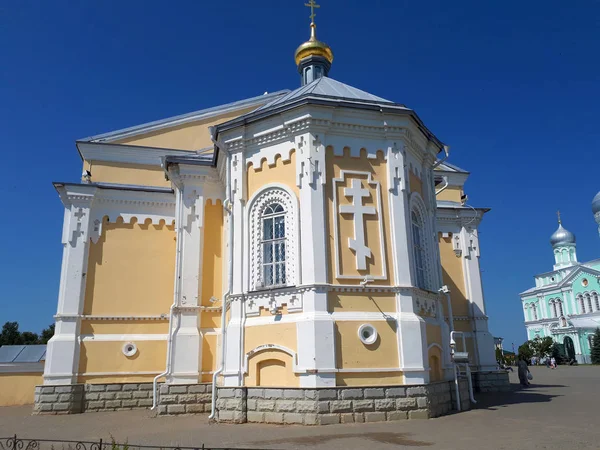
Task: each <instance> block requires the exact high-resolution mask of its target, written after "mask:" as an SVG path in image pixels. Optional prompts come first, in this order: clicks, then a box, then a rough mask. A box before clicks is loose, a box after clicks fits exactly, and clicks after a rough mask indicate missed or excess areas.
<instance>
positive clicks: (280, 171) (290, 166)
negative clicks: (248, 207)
mask: <svg viewBox="0 0 600 450" xmlns="http://www.w3.org/2000/svg"><path fill="white" fill-rule="evenodd" d="M270 183H279V184H283V185H285V186H286V187H288V188H289V189H291V191H292V192H294V193H295V194H296V198H298V197H299V195H300V194H299V190H298V186H296V152H295V151H294V150H292V151H291V155H290V160H289V161H287V162H284V161H283V160H282V159H281V157H279V156H278V157H277V158H276V159H275V164H273V165H270V166H269V165H268V164H267V161H266V160H264V159H263V160H262V161H261V166H260V167H254V166H253V165H252V163H249V164H248V176H247V184H248V191H247V193H248V198H249V199H250V198H252V196H253V195H254V194H255V193H256V192H257V191H259V190H260V189H262V188H263V186H265V185H267V184H270Z"/></svg>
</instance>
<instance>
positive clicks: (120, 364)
mask: <svg viewBox="0 0 600 450" xmlns="http://www.w3.org/2000/svg"><path fill="white" fill-rule="evenodd" d="M126 342H128V341H84V342H82V343H81V351H80V355H79V373H80V374H81V375H82V376H85V375H86V374H91V373H107V372H110V373H114V372H126V373H129V374H131V372H156V374H159V373H160V372H163V371H164V370H165V358H166V354H167V340H166V339H165V340H161V341H135V344H136V346H137V348H138V352H137V353H136V354H135V355H134V356H132V357H127V356H125V355H124V354H123V352H122V348H123V345H124V344H125V343H126Z"/></svg>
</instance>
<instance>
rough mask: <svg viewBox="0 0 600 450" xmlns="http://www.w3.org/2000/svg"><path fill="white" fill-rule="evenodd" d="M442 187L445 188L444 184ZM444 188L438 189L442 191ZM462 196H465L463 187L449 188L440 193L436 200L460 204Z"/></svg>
mask: <svg viewBox="0 0 600 450" xmlns="http://www.w3.org/2000/svg"><path fill="white" fill-rule="evenodd" d="M442 186H443V184H442ZM442 186H438V189H440V188H441V187H442ZM462 195H463V189H462V187H460V186H448V187H447V188H446V189H444V190H443V191H442V192H440V193H439V194H438V195H436V197H435V198H436V199H437V200H446V201H451V202H458V203H460V201H461V196H462Z"/></svg>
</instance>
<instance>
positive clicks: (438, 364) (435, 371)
mask: <svg viewBox="0 0 600 450" xmlns="http://www.w3.org/2000/svg"><path fill="white" fill-rule="evenodd" d="M427 356H428V359H429V380H430V381H431V382H432V383H433V382H435V381H442V379H443V372H442V351H441V350H440V349H439V347H431V348H430V349H429V351H428V355H427Z"/></svg>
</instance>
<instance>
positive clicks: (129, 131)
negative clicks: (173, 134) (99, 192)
mask: <svg viewBox="0 0 600 450" xmlns="http://www.w3.org/2000/svg"><path fill="white" fill-rule="evenodd" d="M288 92H290V91H289V89H285V90H282V91H277V92H273V93H271V94H267V93H265V94H263V95H258V96H256V97H251V98H247V99H244V100H239V101H236V102H232V103H226V104H224V105H219V106H214V107H212V108H206V109H201V110H198V111H194V112H191V113H187V114H181V115H179V116H174V117H168V118H166V119H161V120H155V121H153V122H147V123H143V124H141V125H135V126H133V127H129V128H123V129H120V130H116V131H111V132H108V133H103V134H97V135H95V136H89V137H86V138H83V139H78V141H106V140H108V141H110V140H113V139H122V138H125V137H129V136H135V135H137V134H140V133H146V132H149V131H155V130H159V129H161V128H165V127H168V126H172V125H174V124H178V125H179V124H182V123H187V122H192V121H195V120H200V119H205V118H208V117H211V116H218V115H220V114H224V113H226V112H229V111H232V110H236V109H240V108H244V107H250V106H252V105H256V104H260V103H262V102H264V101H268V100H271V99H274V98H275V99H276V98H278V97H280V96H282V95H285V94H287V93H288Z"/></svg>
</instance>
